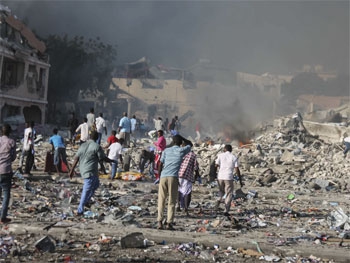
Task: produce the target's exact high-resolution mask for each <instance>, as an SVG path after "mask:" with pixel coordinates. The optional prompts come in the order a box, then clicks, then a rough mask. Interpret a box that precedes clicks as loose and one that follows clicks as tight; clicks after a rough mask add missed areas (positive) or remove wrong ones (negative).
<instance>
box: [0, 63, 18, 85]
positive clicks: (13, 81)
mask: <svg viewBox="0 0 350 263" xmlns="http://www.w3.org/2000/svg"><path fill="white" fill-rule="evenodd" d="M16 85H17V64H16V63H15V62H14V61H10V60H8V59H6V58H5V59H4V64H3V67H2V75H1V86H2V88H3V89H9V88H13V87H16Z"/></svg>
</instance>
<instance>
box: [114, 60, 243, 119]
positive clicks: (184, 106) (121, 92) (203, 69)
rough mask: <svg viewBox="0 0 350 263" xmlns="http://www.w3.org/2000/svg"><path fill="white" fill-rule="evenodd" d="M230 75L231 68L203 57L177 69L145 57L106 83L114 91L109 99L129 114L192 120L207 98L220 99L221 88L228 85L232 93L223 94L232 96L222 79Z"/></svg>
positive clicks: (230, 79) (208, 105)
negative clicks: (152, 61)
mask: <svg viewBox="0 0 350 263" xmlns="http://www.w3.org/2000/svg"><path fill="white" fill-rule="evenodd" d="M234 78H235V74H234V72H233V71H232V70H231V69H222V68H219V67H217V66H213V65H212V64H210V63H209V62H205V61H199V62H198V63H197V64H196V65H194V66H192V67H190V68H188V69H179V68H173V67H166V66H164V65H157V66H151V65H150V63H149V61H148V60H147V59H146V58H142V59H140V60H138V61H136V62H133V63H129V64H126V65H123V66H121V67H120V68H118V69H117V70H116V72H115V73H114V77H113V78H112V81H111V84H110V91H111V92H113V93H114V94H116V95H115V99H112V100H110V101H109V102H110V103H111V104H115V105H118V106H119V107H120V106H123V107H124V108H123V109H127V111H128V113H129V115H130V114H134V113H136V114H137V115H138V116H139V117H141V118H153V117H156V116H163V117H170V118H172V117H174V116H175V115H178V116H179V118H180V120H181V121H182V122H184V121H185V122H191V121H192V122H194V118H196V119H198V116H196V117H194V115H195V113H199V112H201V113H207V112H210V111H211V109H212V103H211V101H216V102H218V101H220V100H222V97H223V92H222V91H223V90H229V89H230V91H228V92H230V93H231V92H232V93H231V94H230V96H227V97H229V98H230V99H231V100H233V99H232V98H234V97H235V96H236V95H235V93H234V89H235V87H234V86H233V85H226V86H225V84H223V83H225V79H226V82H227V83H234ZM228 86H230V88H227V87H228ZM236 94H237V93H236ZM231 95H232V96H231ZM119 111H120V110H119Z"/></svg>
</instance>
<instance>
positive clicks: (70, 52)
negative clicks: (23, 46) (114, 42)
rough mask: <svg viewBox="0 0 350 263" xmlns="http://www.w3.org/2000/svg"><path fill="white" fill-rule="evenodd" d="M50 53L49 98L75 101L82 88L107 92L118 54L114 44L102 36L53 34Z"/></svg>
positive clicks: (49, 39) (49, 44)
mask: <svg viewBox="0 0 350 263" xmlns="http://www.w3.org/2000/svg"><path fill="white" fill-rule="evenodd" d="M45 42H46V46H47V52H48V54H49V56H50V64H51V68H50V76H49V91H48V101H49V104H50V103H51V102H57V101H70V102H75V101H76V100H77V96H78V93H79V90H87V89H92V88H97V89H98V90H100V91H102V92H105V91H107V90H108V87H109V83H110V80H111V72H112V71H113V69H114V66H115V65H114V63H115V61H116V57H117V51H116V48H115V47H114V46H111V45H107V44H104V43H102V42H101V41H100V39H99V38H96V39H88V40H85V38H84V37H83V36H75V37H74V38H72V39H69V38H68V36H67V35H65V36H63V37H61V36H57V35H50V36H48V37H47V39H46V40H45Z"/></svg>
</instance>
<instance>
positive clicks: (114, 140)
mask: <svg viewBox="0 0 350 263" xmlns="http://www.w3.org/2000/svg"><path fill="white" fill-rule="evenodd" d="M118 141H119V140H118V138H117V137H115V136H114V135H111V136H109V137H108V138H107V143H109V144H112V143H115V142H118Z"/></svg>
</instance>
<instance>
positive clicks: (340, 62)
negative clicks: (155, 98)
mask: <svg viewBox="0 0 350 263" xmlns="http://www.w3.org/2000/svg"><path fill="white" fill-rule="evenodd" d="M2 3H3V4H5V5H7V6H8V7H10V9H11V10H12V12H13V13H14V14H16V15H17V17H18V18H19V19H21V20H25V21H26V22H27V23H28V24H29V26H30V27H31V28H32V29H34V30H35V31H36V32H37V33H39V34H40V35H42V36H45V35H46V34H50V33H51V34H59V35H62V34H64V33H67V34H69V35H71V36H74V35H84V36H87V37H96V36H99V37H100V38H101V39H102V40H103V41H105V42H107V43H109V44H116V45H118V49H117V50H118V63H124V62H132V61H135V60H137V59H139V58H141V57H143V56H146V57H148V58H149V59H150V60H151V62H152V64H164V65H167V66H174V67H181V68H186V67H189V66H191V65H193V64H195V63H196V62H197V61H198V60H199V59H209V60H211V61H212V62H213V63H214V64H216V65H218V66H224V67H229V68H233V69H234V70H236V71H246V72H252V73H259V74H261V73H264V72H271V73H288V72H295V71H296V70H298V69H301V68H302V66H303V65H304V64H310V65H315V64H322V65H324V68H325V70H337V71H338V72H345V73H348V71H349V1H16V0H15V1H14V0H12V1H2Z"/></svg>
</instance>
